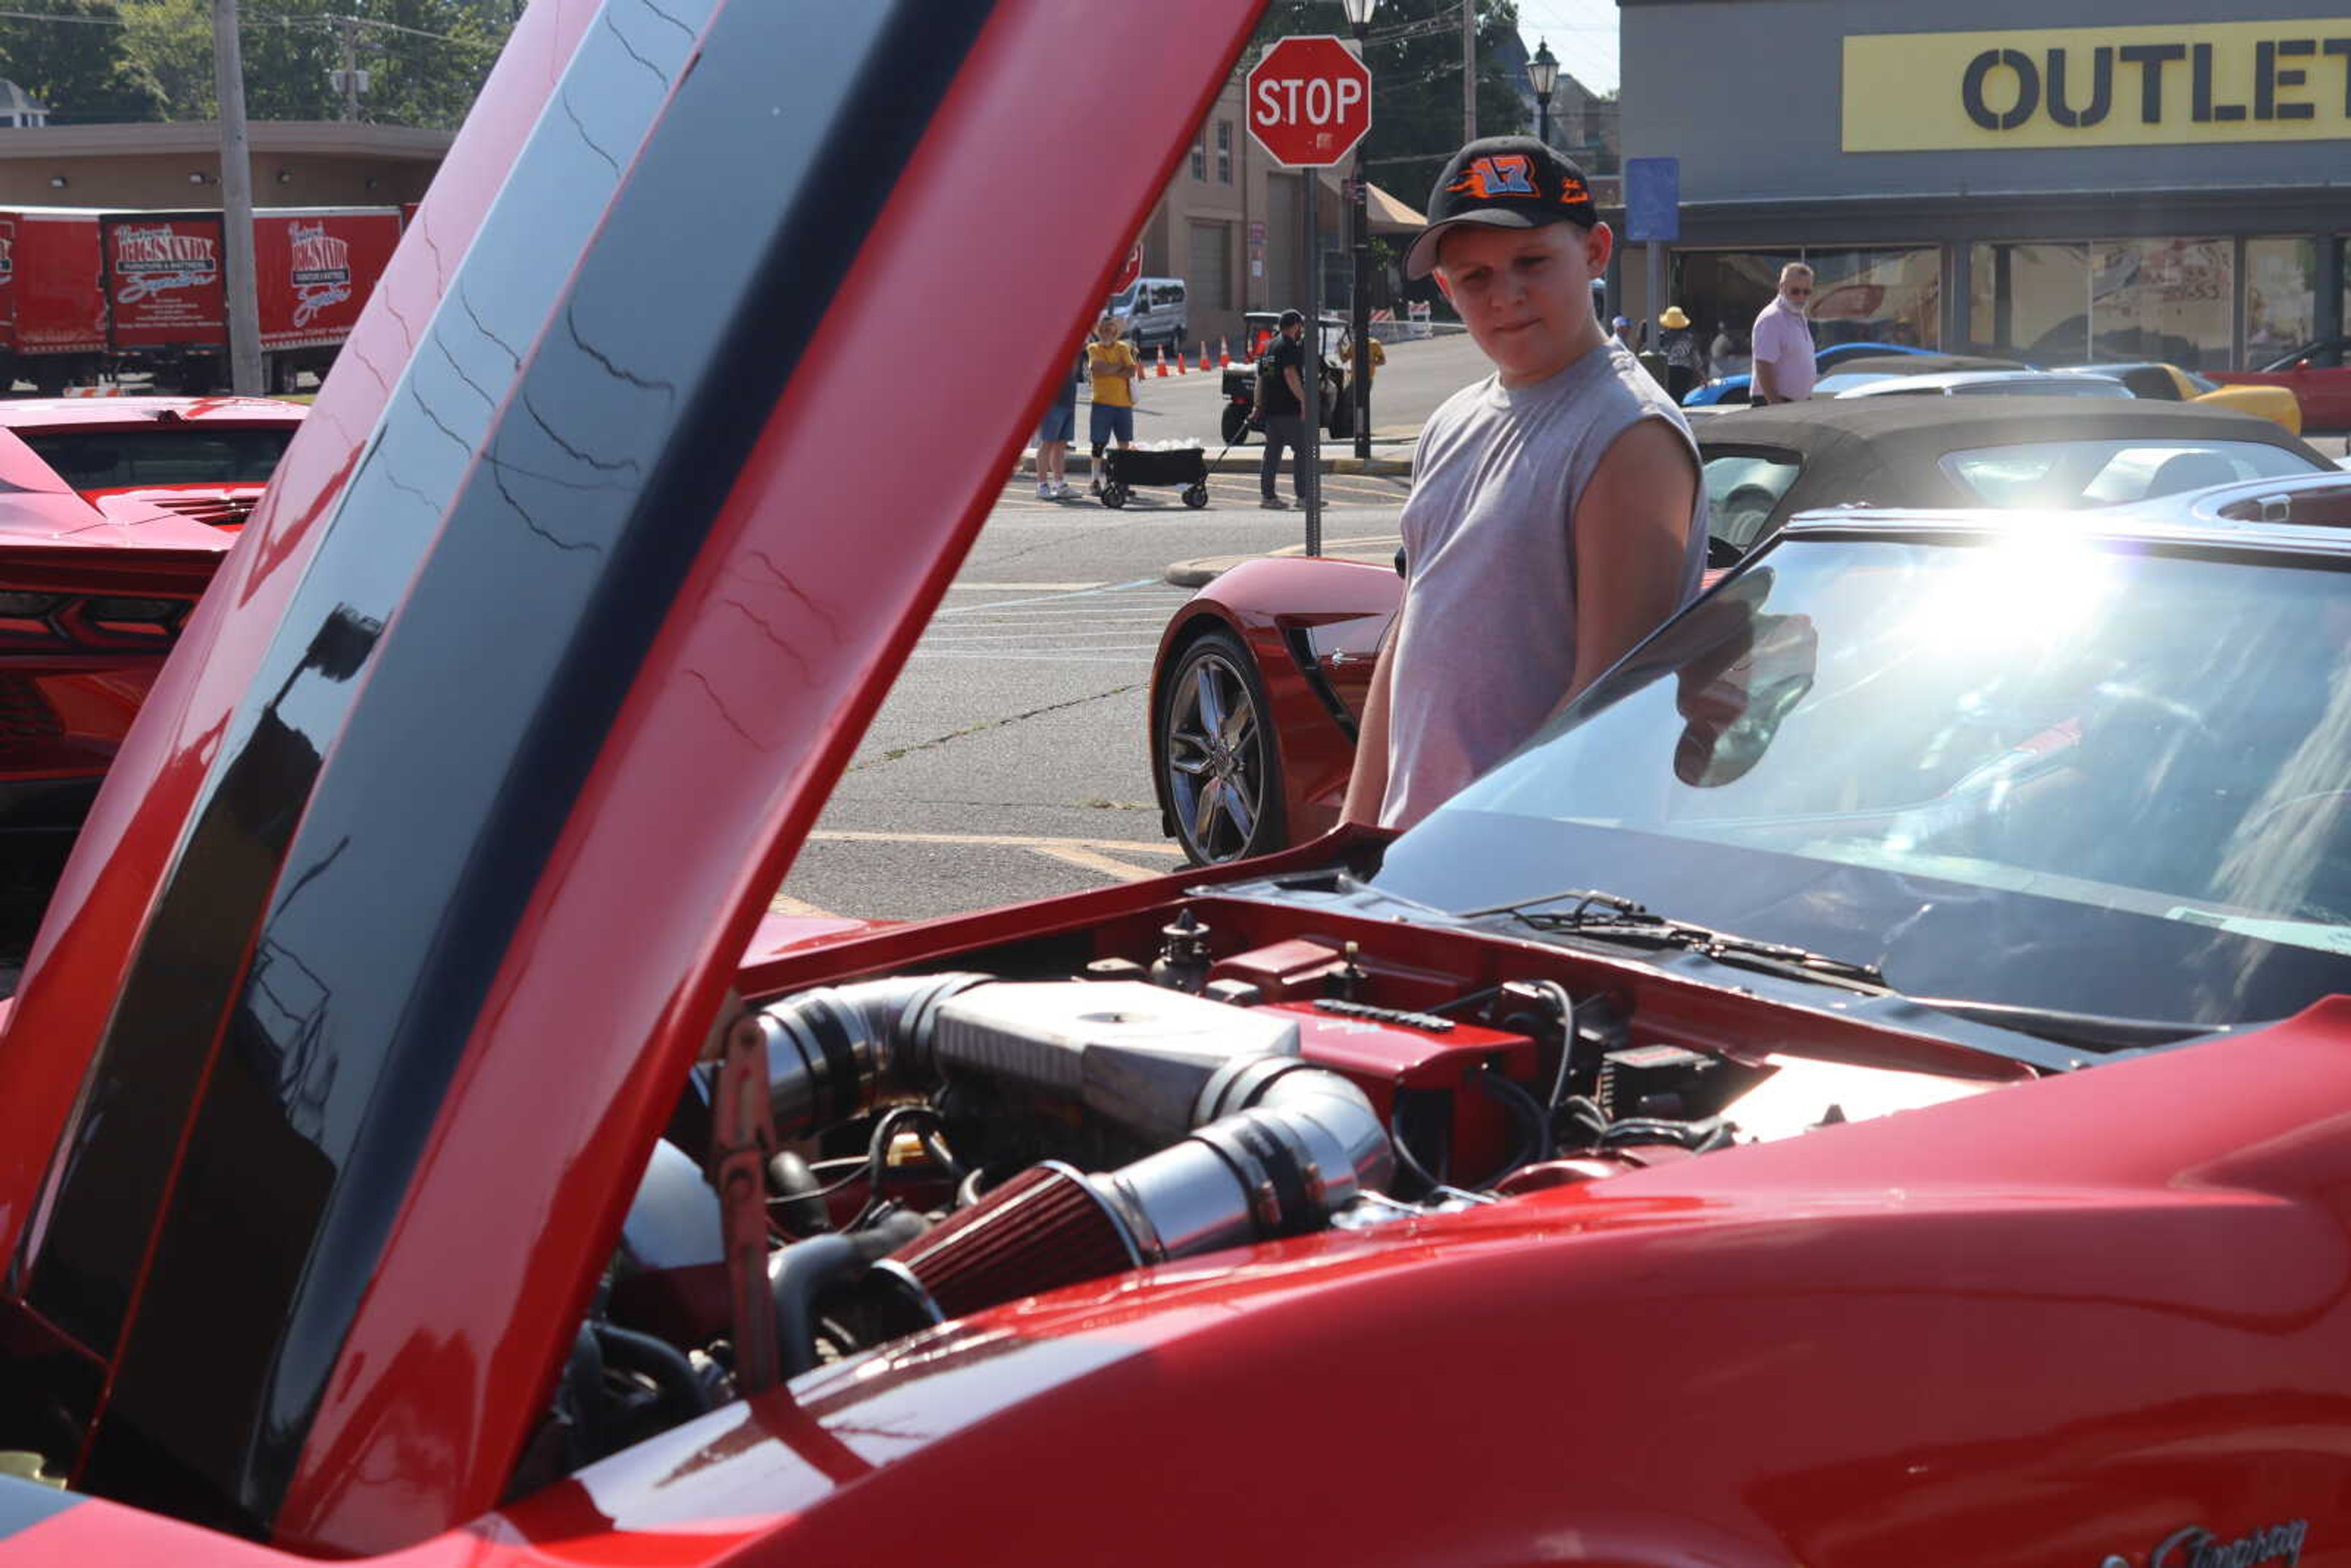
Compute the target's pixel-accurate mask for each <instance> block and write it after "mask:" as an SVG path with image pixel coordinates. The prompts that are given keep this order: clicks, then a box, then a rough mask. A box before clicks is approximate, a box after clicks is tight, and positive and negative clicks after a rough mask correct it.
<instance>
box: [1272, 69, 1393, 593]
mask: <svg viewBox="0 0 2351 1568" xmlns="http://www.w3.org/2000/svg"><path fill="white" fill-rule="evenodd" d="M1246 101H1247V103H1248V105H1249V134H1250V135H1251V136H1253V137H1255V138H1256V139H1257V144H1258V145H1259V146H1260V147H1262V148H1264V149H1265V151H1266V152H1267V154H1268V155H1269V156H1270V157H1271V158H1272V159H1273V161H1274V162H1277V163H1280V164H1282V165H1283V166H1285V167H1287V168H1291V169H1304V170H1306V171H1307V174H1306V201H1305V207H1306V214H1305V216H1306V301H1305V310H1304V314H1305V317H1306V342H1307V343H1308V344H1309V345H1310V347H1309V349H1308V350H1307V353H1306V362H1305V366H1304V369H1303V371H1302V373H1301V375H1300V377H1299V381H1300V382H1301V391H1302V392H1303V393H1304V394H1305V397H1304V401H1305V405H1306V406H1305V410H1304V413H1305V419H1304V422H1303V423H1305V426H1306V439H1305V442H1304V444H1303V447H1302V450H1301V458H1300V463H1299V466H1300V468H1301V470H1302V471H1303V474H1304V477H1305V480H1306V483H1305V485H1304V486H1302V487H1301V488H1302V493H1301V495H1300V497H1299V499H1300V500H1301V501H1302V502H1303V503H1305V507H1306V553H1307V554H1308V555H1310V556H1319V555H1321V554H1322V246H1321V243H1320V242H1321V238H1322V236H1321V235H1320V234H1319V233H1318V231H1317V227H1316V223H1315V214H1314V208H1315V196H1316V194H1317V187H1319V186H1320V185H1321V184H1322V179H1321V176H1319V175H1317V174H1316V173H1315V172H1313V171H1315V170H1317V169H1327V168H1330V167H1331V166H1332V164H1335V163H1337V162H1341V161H1342V160H1343V159H1344V158H1345V157H1346V156H1347V154H1348V153H1350V152H1353V151H1354V148H1355V144H1356V143H1357V142H1359V141H1362V140H1363V139H1364V133H1365V132H1367V131H1370V130H1371V128H1372V73H1371V72H1370V70H1369V69H1368V68H1365V67H1364V62H1363V61H1361V60H1359V59H1357V58H1356V57H1355V56H1354V53H1353V51H1352V50H1351V49H1349V48H1348V47H1347V46H1346V45H1345V44H1343V43H1342V42H1341V41H1340V40H1339V39H1337V38H1335V37H1331V36H1330V35H1329V34H1327V33H1326V34H1321V35H1313V36H1306V37H1289V38H1283V39H1281V40H1280V41H1279V42H1277V43H1276V44H1275V45H1274V46H1273V47H1271V48H1270V49H1268V50H1266V52H1265V56H1264V57H1263V58H1261V59H1259V61H1258V63H1257V64H1256V65H1255V66H1252V67H1251V68H1249V82H1248V86H1247V89H1246ZM1365 358H1366V355H1365V353H1364V345H1363V344H1361V343H1358V344H1356V345H1355V373H1356V374H1357V375H1361V374H1362V373H1363V372H1364V360H1365ZM1275 477H1276V478H1277V479H1279V478H1280V476H1279V475H1277V476H1275Z"/></svg>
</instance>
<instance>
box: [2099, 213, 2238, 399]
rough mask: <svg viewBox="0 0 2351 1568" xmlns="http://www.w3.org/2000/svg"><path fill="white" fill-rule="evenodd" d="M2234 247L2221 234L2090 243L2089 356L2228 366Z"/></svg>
mask: <svg viewBox="0 0 2351 1568" xmlns="http://www.w3.org/2000/svg"><path fill="white" fill-rule="evenodd" d="M2234 250H2235V247H2234V246H2232V245H2231V243H2230V242H2229V241H2227V240H2225V239H2131V240H2115V241H2110V242H2108V243H2106V244H2103V245H2099V246H2093V247H2092V271H2091V277H2090V329H2091V343H2090V349H2091V353H2092V355H2093V357H2094V358H2096V359H2099V360H2161V361H2165V362H2166V363H2168V364H2174V365H2178V366H2179V367H2181V368H2182V369H2184V370H2191V371H2200V370H2207V369H2210V370H2226V369H2228V368H2229V366H2230V365H2231V363H2233V362H2234V360H2235V354H2234V353H2233V351H2232V348H2231V338H2232V329H2233V328H2234V326H2235V299H2236V292H2237V291H2236V263H2235V257H2234V254H2233V253H2234Z"/></svg>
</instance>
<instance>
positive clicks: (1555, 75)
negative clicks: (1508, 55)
mask: <svg viewBox="0 0 2351 1568" xmlns="http://www.w3.org/2000/svg"><path fill="white" fill-rule="evenodd" d="M1527 82H1528V85H1530V86H1531V87H1532V88H1533V89H1535V140H1536V141H1540V142H1541V143H1542V144H1543V145H1544V146H1546V147H1548V146H1549V145H1551V89H1553V88H1555V87H1557V86H1558V85H1559V61H1558V60H1556V59H1554V58H1552V52H1551V43H1550V41H1549V40H1548V39H1538V40H1536V43H1535V57H1534V58H1533V59H1531V60H1529V61H1528V62H1527Z"/></svg>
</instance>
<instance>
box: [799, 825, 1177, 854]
mask: <svg viewBox="0 0 2351 1568" xmlns="http://www.w3.org/2000/svg"><path fill="white" fill-rule="evenodd" d="M809 838H810V840H811V841H816V842H821V843H836V844H982V845H987V844H994V845H998V846H1001V847H1002V848H1005V849H1012V850H1042V849H1065V850H1098V851H1101V850H1106V851H1110V852H1113V853H1117V854H1130V855H1133V854H1143V855H1169V856H1181V855H1182V854H1183V851H1182V850H1180V849H1178V848H1176V847H1175V845H1174V844H1173V843H1171V842H1169V841H1167V840H1165V839H1158V840H1155V841H1149V842H1144V841H1140V840H1136V839H1057V838H1046V837H1039V836H1036V835H1033V834H1029V833H883V832H874V831H871V830H868V829H862V828H824V829H820V830H819V831H816V832H813V833H810V835H809Z"/></svg>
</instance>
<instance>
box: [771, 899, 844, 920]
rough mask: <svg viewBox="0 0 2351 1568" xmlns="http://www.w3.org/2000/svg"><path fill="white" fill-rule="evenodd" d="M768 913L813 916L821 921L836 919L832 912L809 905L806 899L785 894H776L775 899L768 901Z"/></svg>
mask: <svg viewBox="0 0 2351 1568" xmlns="http://www.w3.org/2000/svg"><path fill="white" fill-rule="evenodd" d="M768 914H770V915H812V916H814V917H816V918H818V919H820V920H831V919H832V918H834V916H833V913H832V911H831V910H830V909H819V908H818V907H817V906H816V905H815V904H810V903H808V902H807V901H806V900H804V899H798V898H794V897H792V896H791V895H790V894H783V893H779V894H776V896H775V897H773V898H771V899H769V900H768Z"/></svg>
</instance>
